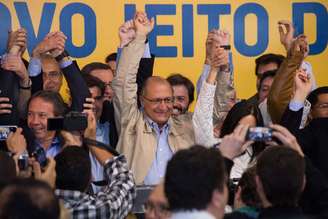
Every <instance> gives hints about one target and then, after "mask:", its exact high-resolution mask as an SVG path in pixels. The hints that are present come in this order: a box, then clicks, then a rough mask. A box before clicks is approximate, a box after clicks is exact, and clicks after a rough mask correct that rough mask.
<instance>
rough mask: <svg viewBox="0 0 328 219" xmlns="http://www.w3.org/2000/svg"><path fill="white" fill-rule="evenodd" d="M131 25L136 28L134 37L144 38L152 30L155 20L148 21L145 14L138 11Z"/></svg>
mask: <svg viewBox="0 0 328 219" xmlns="http://www.w3.org/2000/svg"><path fill="white" fill-rule="evenodd" d="M133 23H134V26H135V28H136V35H137V36H138V35H139V36H145V37H146V36H147V35H148V34H149V33H150V32H151V31H152V30H153V29H154V25H155V19H154V18H151V20H149V19H148V18H147V14H146V13H145V12H140V11H139V12H137V13H136V14H135V16H134V19H133Z"/></svg>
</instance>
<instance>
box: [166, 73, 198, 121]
mask: <svg viewBox="0 0 328 219" xmlns="http://www.w3.org/2000/svg"><path fill="white" fill-rule="evenodd" d="M166 80H167V81H168V82H169V83H170V84H171V86H172V88H173V96H174V104H173V112H172V114H173V115H180V114H184V113H187V111H188V109H189V106H190V104H191V103H192V102H193V101H194V91H195V87H194V85H193V83H192V82H191V81H190V80H189V79H188V78H186V77H184V76H183V75H181V74H173V75H170V76H169V77H168V78H167V79H166Z"/></svg>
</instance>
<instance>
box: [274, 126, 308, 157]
mask: <svg viewBox="0 0 328 219" xmlns="http://www.w3.org/2000/svg"><path fill="white" fill-rule="evenodd" d="M270 128H272V129H273V132H272V136H274V137H276V138H278V139H279V140H280V141H281V142H282V144H283V145H284V146H286V147H289V148H291V149H293V150H295V151H297V152H298V153H299V154H300V155H301V156H302V157H304V154H303V151H302V148H301V146H300V145H299V144H298V142H297V139H296V137H295V136H294V135H293V134H291V133H290V132H289V131H288V129H286V128H285V127H283V126H281V125H273V124H272V125H270Z"/></svg>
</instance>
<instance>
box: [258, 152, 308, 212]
mask: <svg viewBox="0 0 328 219" xmlns="http://www.w3.org/2000/svg"><path fill="white" fill-rule="evenodd" d="M256 173H257V176H256V183H257V191H258V193H259V196H260V199H261V201H262V203H263V207H264V208H269V207H270V206H272V207H285V208H290V210H292V209H293V208H296V206H297V205H298V204H297V203H298V200H299V199H300V197H301V194H302V192H303V189H304V186H305V162H304V158H303V157H302V156H300V155H299V154H298V153H297V152H296V151H294V150H292V149H290V148H287V147H283V146H276V147H269V148H267V149H266V150H265V151H263V152H262V154H261V155H260V156H259V157H258V160H257V164H256ZM264 212H265V211H264ZM264 212H262V213H261V215H263V213H264ZM291 212H292V211H291Z"/></svg>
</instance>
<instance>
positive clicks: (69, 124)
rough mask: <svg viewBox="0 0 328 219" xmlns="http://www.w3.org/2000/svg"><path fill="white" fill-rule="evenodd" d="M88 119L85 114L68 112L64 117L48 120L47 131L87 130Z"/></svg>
mask: <svg viewBox="0 0 328 219" xmlns="http://www.w3.org/2000/svg"><path fill="white" fill-rule="evenodd" d="M87 125H88V119H87V115H86V114H85V113H81V112H70V113H68V114H66V115H65V116H61V117H54V118H48V130H50V131H53V130H66V131H81V130H84V129H86V128H87Z"/></svg>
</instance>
